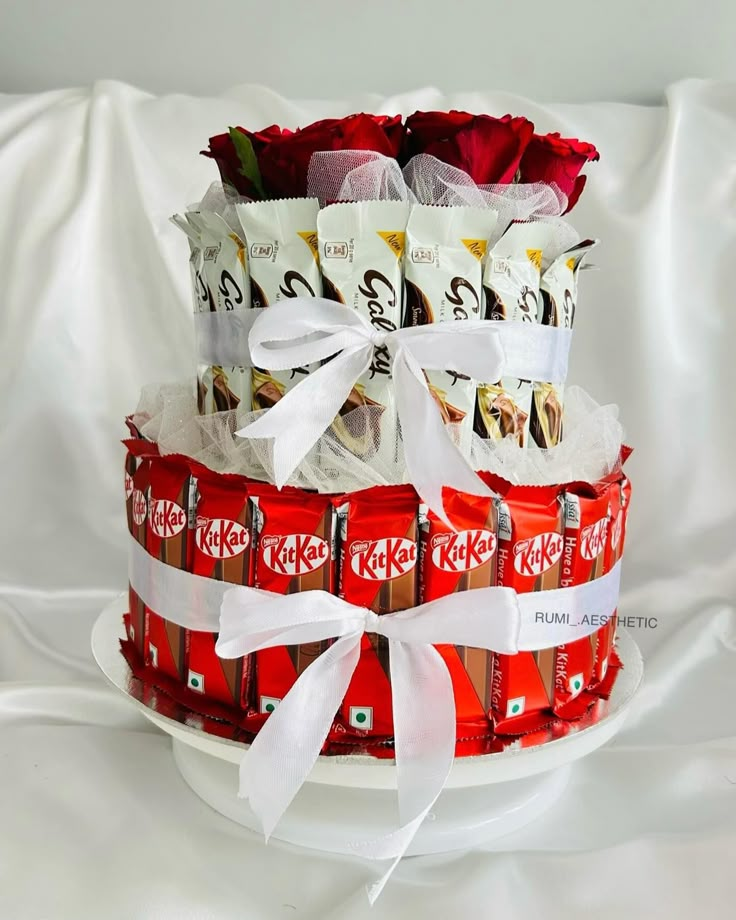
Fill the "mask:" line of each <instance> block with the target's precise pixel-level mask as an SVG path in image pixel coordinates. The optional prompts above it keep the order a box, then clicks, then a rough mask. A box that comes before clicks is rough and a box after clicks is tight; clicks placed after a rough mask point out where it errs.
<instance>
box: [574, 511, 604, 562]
mask: <svg viewBox="0 0 736 920" xmlns="http://www.w3.org/2000/svg"><path fill="white" fill-rule="evenodd" d="M607 532H608V518H607V517H604V518H601V519H600V521H596V522H595V524H590V525H589V526H588V527H583V529H582V531H581V532H580V555H581V556H582V557H583V559H588V560H593V559H597V558H598V556H600V554H601V553H602V552H603V550H604V549H605V547H606V534H607Z"/></svg>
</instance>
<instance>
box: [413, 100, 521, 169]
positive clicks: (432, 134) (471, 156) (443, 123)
mask: <svg viewBox="0 0 736 920" xmlns="http://www.w3.org/2000/svg"><path fill="white" fill-rule="evenodd" d="M406 127H407V129H408V135H407V154H408V157H409V158H410V157H413V156H414V155H415V154H417V153H428V154H431V155H432V156H434V157H437V159H438V160H442V162H443V163H448V164H449V165H450V166H455V167H457V168H458V169H462V170H463V171H464V172H466V173H468V175H469V176H470V177H471V179H473V180H474V181H475V182H476V183H477V184H478V185H490V184H496V183H507V182H512V181H513V180H514V177H515V175H516V171H517V169H518V168H519V163H520V162H521V157H522V154H523V153H524V150H525V148H526V145H527V144H528V143H529V141H530V140H531V137H532V135H533V133H534V125H533V124H532V123H531V122H530V121H528V120H527V119H526V118H514V117H512V116H511V115H504V116H503V118H493V117H492V116H490V115H470V114H469V113H468V112H415V113H414V114H413V115H410V116H409V118H407V119H406Z"/></svg>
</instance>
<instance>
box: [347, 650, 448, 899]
mask: <svg viewBox="0 0 736 920" xmlns="http://www.w3.org/2000/svg"><path fill="white" fill-rule="evenodd" d="M389 648H390V655H391V693H392V695H393V718H394V736H395V747H396V771H397V786H398V791H399V820H400V821H401V822H402V824H401V827H399V828H398V830H396V831H393V832H391V833H389V834H386V835H384V836H383V837H380V838H378V839H377V840H373V841H369V842H366V843H363V844H355V845H354V849H355V851H356V852H358V853H360V854H361V855H362V856H366V857H368V858H370V859H389V858H390V859H391V864H390V865H389V866H388V868H387V869H386V870H385V871H384V872H383V874H382V875H381V877H380V878H379V879H378V880H377V881H375V882H373V883H372V884H371V885H369V886H368V888H367V893H368V900H369V901H370V903H371V904H373V903H374V902H375V900H376V899H377V898H378V896H379V895H380V893H381V892H382V891H383V888H384V886H385V885H386V882H387V881H388V880H389V878H390V877H391V874H392V873H393V871H394V869H395V868H396V866H397V865H398V863H399V861H400V860H401V858H402V856H403V855H404V854H405V853H406V851H407V849H408V848H409V846H410V845H411V842H412V840H413V839H414V837H415V835H416V833H417V831H418V830H419V828H420V827H421V825H422V822H423V821H424V819H425V818H426V817H427V815H428V814H429V813H430V811H431V810H432V808H433V807H434V804H435V802H436V801H437V799H438V798H439V796H440V793H441V792H442V790H443V788H444V786H445V783H446V782H447V778H448V777H449V775H450V770H451V769H452V762H453V760H454V757H455V700H454V697H453V692H452V681H451V679H450V674H449V672H448V670H447V668H446V666H445V663H444V662H443V660H442V657H441V656H440V654H439V652H438V651H437V650H436V649H435V648H433V647H432V646H431V645H409V644H407V643H403V642H398V641H396V640H394V639H391V640H390V646H389Z"/></svg>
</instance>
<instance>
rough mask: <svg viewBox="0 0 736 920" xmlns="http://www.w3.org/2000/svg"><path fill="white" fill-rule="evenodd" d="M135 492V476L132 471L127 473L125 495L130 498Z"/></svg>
mask: <svg viewBox="0 0 736 920" xmlns="http://www.w3.org/2000/svg"><path fill="white" fill-rule="evenodd" d="M132 494H133V477H132V476H131V475H130V473H126V474H125V497H126V498H130V496H131V495H132Z"/></svg>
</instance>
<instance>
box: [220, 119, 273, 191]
mask: <svg viewBox="0 0 736 920" xmlns="http://www.w3.org/2000/svg"><path fill="white" fill-rule="evenodd" d="M229 134H230V140H231V141H232V142H233V147H235V152H236V153H237V155H238V159H239V160H240V174H241V175H242V176H245V178H246V179H247V180H248V181H249V182H250V183H251V184H252V185H253V187H254V188H255V190H256V191H257V192H258V197H259V198H266V190H265V189H264V188H263V180H262V179H261V171H260V169H259V168H258V160H257V158H256V154H255V151H254V150H253V144H252V143H251V141H250V138H249V137H247V136H246V135H245V134H243V133H242V131H238V130H237V128H230V129H229Z"/></svg>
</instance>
